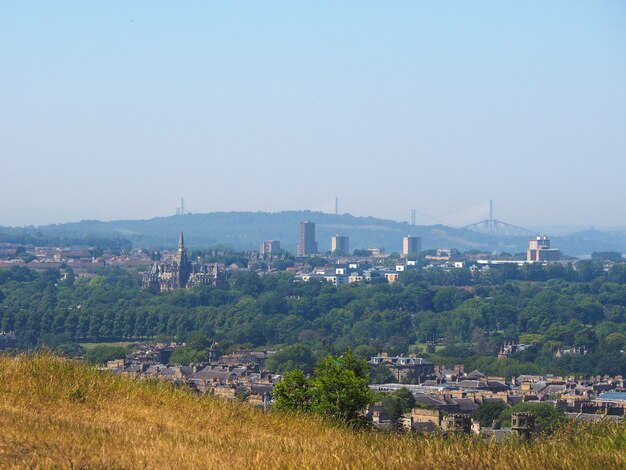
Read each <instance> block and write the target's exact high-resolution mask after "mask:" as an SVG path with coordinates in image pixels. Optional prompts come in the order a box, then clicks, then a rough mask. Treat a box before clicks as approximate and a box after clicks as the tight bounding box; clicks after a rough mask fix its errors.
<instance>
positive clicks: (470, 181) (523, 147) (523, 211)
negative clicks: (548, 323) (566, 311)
mask: <svg viewBox="0 0 626 470" xmlns="http://www.w3.org/2000/svg"><path fill="white" fill-rule="evenodd" d="M0 172H1V175H2V183H1V184H0V224H2V225H22V224H43V223H50V222H63V221H70V220H80V219H104V220H109V219H118V218H147V217H153V216H161V215H170V214H173V213H174V211H175V207H176V206H177V205H178V202H179V198H180V197H181V196H184V197H185V204H186V207H187V209H188V210H189V211H191V212H210V211H228V210H267V211H279V210H287V209H314V210H325V211H331V210H332V208H333V198H334V196H335V195H337V196H339V198H340V210H341V212H350V213H352V214H355V215H374V216H379V217H387V218H394V219H399V220H402V219H403V220H407V219H408V218H409V215H410V210H411V208H415V209H417V211H418V223H433V221H434V220H437V221H443V222H447V223H450V224H463V223H469V222H471V221H472V219H476V220H477V219H479V218H481V217H482V218H484V217H485V216H486V207H487V205H486V204H485V202H486V201H488V199H489V198H493V199H494V203H495V209H496V214H495V215H496V216H497V217H498V218H500V219H502V220H505V221H508V222H510V223H514V224H517V225H539V224H580V225H592V224H593V225H625V224H626V2H624V1H584V2H583V1H581V2H577V1H563V2H546V1H538V2H503V1H494V2H479V1H478V2H467V1H463V2H441V1H432V2H428V3H427V2H414V1H406V2H394V1H387V2H382V1H375V2H374V1H372V2H367V1H362V0H361V1H355V2H347V1H343V2H336V1H332V2H322V1H315V2H313V1H309V2H297V1H293V0H292V1H287V2H260V1H251V2H237V1H220V2H206V1H198V2H156V1H150V2H148V1H146V2H139V1H134V2H133V1H101V2H96V1H76V2H69V1H62V2H40V3H37V2H29V1H24V0H18V1H11V0H2V1H0ZM426 215H427V216H426ZM429 217H431V218H429Z"/></svg>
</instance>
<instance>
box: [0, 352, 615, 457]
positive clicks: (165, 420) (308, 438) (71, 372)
mask: <svg viewBox="0 0 626 470" xmlns="http://www.w3.org/2000/svg"><path fill="white" fill-rule="evenodd" d="M0 429H1V430H2V431H1V432H0V467H2V468H11V467H18V468H23V467H28V468H32V467H35V468H37V467H44V468H48V467H55V468H57V467H68V468H69V467H72V468H86V467H88V468H103V467H106V468H111V467H113V468H208V467H218V468H469V467H473V468H533V469H536V468H626V427H625V426H624V425H620V426H616V425H605V426H593V427H589V428H586V429H581V428H575V427H571V428H568V429H566V430H564V431H563V432H562V433H560V434H559V435H556V436H553V437H550V438H542V439H536V440H534V441H532V442H530V443H522V442H517V441H510V442H506V443H504V444H489V443H486V442H482V441H480V440H478V439H475V438H474V439H473V438H467V439H449V440H444V439H441V438H436V437H433V438H426V437H418V436H409V435H405V436H393V435H385V434H379V433H374V432H358V433H357V432H352V431H349V430H345V429H338V428H336V427H333V426H331V425H329V424H328V423H325V422H323V421H321V420H319V419H317V418H314V417H302V416H287V415H283V414H278V413H274V414H264V413H263V412H261V411H257V410H254V409H251V408H249V407H246V406H244V405H241V404H238V403H234V402H226V401H220V400H215V399H211V398H207V397H199V396H196V395H194V394H192V393H191V392H189V391H187V390H185V389H173V388H172V387H170V386H168V385H166V384H159V383H148V382H136V381H133V380H130V379H124V378H115V377H112V376H110V375H108V374H105V373H99V372H97V371H95V370H93V369H91V368H89V367H88V366H86V365H82V364H77V363H74V362H70V361H66V360H62V359H58V358H54V357H50V356H35V357H32V356H22V357H18V358H8V357H2V358H0Z"/></svg>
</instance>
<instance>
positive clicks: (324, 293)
mask: <svg viewBox="0 0 626 470" xmlns="http://www.w3.org/2000/svg"><path fill="white" fill-rule="evenodd" d="M545 269H546V270H547V269H548V267H546V268H545ZM620 269H621V265H616V266H614V267H613V268H612V269H611V270H610V271H609V272H604V271H602V274H601V275H599V276H598V277H596V278H594V279H593V280H591V281H589V282H579V281H576V282H574V281H568V280H565V279H561V278H556V279H550V280H548V281H543V282H536V281H522V280H517V281H507V282H504V283H502V284H496V285H490V284H485V285H478V286H474V287H472V288H469V289H468V288H459V287H455V286H449V285H438V284H436V283H432V282H426V281H424V280H422V279H416V278H415V276H416V275H413V274H411V273H407V276H405V277H404V278H403V280H401V282H399V283H397V284H395V285H387V284H381V285H371V286H366V285H350V286H341V287H333V286H330V285H326V284H320V283H318V282H310V283H303V282H294V279H293V277H292V276H291V275H290V274H287V273H283V274H281V275H278V276H258V275H256V274H255V273H242V274H238V275H235V276H233V278H232V279H231V286H230V288H228V289H216V288H213V287H210V286H205V287H201V288H196V289H191V290H184V289H183V290H179V291H175V292H171V293H165V294H153V293H151V292H148V291H144V290H141V289H139V285H138V277H137V276H136V274H135V273H132V272H129V271H125V270H122V269H118V268H106V269H103V270H102V271H101V272H100V273H99V274H98V275H96V276H95V277H93V278H91V279H85V278H80V279H75V278H74V277H73V276H71V275H70V276H68V277H67V278H66V279H64V280H61V278H60V274H59V272H58V271H54V270H50V271H46V272H43V273H36V272H35V271H32V270H29V269H26V268H19V267H14V268H11V269H10V270H0V328H1V329H2V330H4V331H15V332H17V335H18V340H19V344H20V346H21V347H27V348H28V347H35V346H37V345H41V344H48V345H59V344H60V343H68V342H70V343H71V342H86V341H87V342H89V341H92V342H102V341H120V340H126V341H136V340H144V339H151V338H155V337H158V336H161V337H166V338H176V339H178V340H190V339H191V338H192V337H193V336H194V335H195V334H200V335H201V336H203V337H205V338H207V340H210V341H213V340H215V341H218V342H219V343H220V344H221V345H222V347H223V349H227V348H228V347H231V346H234V345H239V346H245V347H258V348H272V349H277V350H280V351H281V352H280V353H279V354H277V355H276V357H275V359H274V360H273V363H272V367H273V368H274V369H275V370H277V371H279V372H288V371H289V370H291V369H294V368H301V369H304V370H307V371H311V370H312V368H313V364H314V362H315V360H316V359H319V358H321V357H323V356H325V355H326V354H328V353H331V354H338V353H340V352H341V351H345V350H347V349H348V348H349V347H352V348H353V351H354V353H355V354H356V355H359V356H360V357H367V356H369V355H374V354H376V353H378V352H380V351H387V352H388V353H389V354H406V353H409V352H414V353H419V354H422V355H426V356H427V357H430V358H431V359H432V360H433V361H437V362H441V363H447V364H451V363H457V362H463V363H466V364H469V365H471V366H472V367H476V368H479V369H480V370H482V371H483V372H489V373H497V374H498V375H510V374H515V373H524V372H541V371H547V372H554V373H557V372H574V373H578V372H580V373H586V374H597V373H612V374H618V373H622V374H624V373H626V362H625V359H624V355H623V354H622V353H621V351H622V350H624V348H625V347H626V284H625V283H624V282H615V280H614V279H615V278H616V276H617V273H619V270H620ZM422 271H423V272H429V271H433V270H422ZM422 271H414V272H417V273H421V272H422ZM70 274H71V273H70ZM510 340H514V341H522V342H524V343H527V344H532V347H531V348H529V349H528V350H526V351H524V352H523V353H518V354H516V355H514V356H513V357H512V358H510V359H508V360H505V361H497V360H496V358H495V355H496V354H497V352H498V350H499V348H500V347H501V345H502V343H503V342H504V341H510ZM287 346H291V347H290V348H288V347H287ZM572 346H576V347H581V346H583V347H585V349H586V350H587V351H588V353H587V354H586V355H584V356H563V357H561V358H556V357H555V356H554V353H555V351H556V350H557V349H559V348H569V347H572ZM187 352H188V353H189V354H188V355H189V356H190V357H192V356H193V353H194V351H191V350H188V351H187ZM181 354H182V353H181ZM607 357H608V358H610V361H607V360H605V359H604V358H607Z"/></svg>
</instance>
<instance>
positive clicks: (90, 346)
mask: <svg viewBox="0 0 626 470" xmlns="http://www.w3.org/2000/svg"><path fill="white" fill-rule="evenodd" d="M134 343H136V341H117V342H112V343H80V345H81V346H82V347H83V348H85V349H93V348H95V347H97V346H121V347H123V348H125V347H126V346H128V345H129V344H134Z"/></svg>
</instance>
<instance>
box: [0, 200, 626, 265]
mask: <svg viewBox="0 0 626 470" xmlns="http://www.w3.org/2000/svg"><path fill="white" fill-rule="evenodd" d="M407 215H408V214H407ZM305 219H308V220H311V221H313V222H315V223H316V238H317V240H318V242H319V248H320V250H321V251H322V252H325V251H328V250H330V237H331V236H333V235H335V234H337V233H341V234H342V235H347V236H349V237H350V246H351V247H352V249H355V248H357V249H365V248H369V247H372V246H382V247H385V248H386V250H387V252H388V253H391V252H393V251H398V252H399V251H400V250H401V248H402V237H403V236H404V235H407V234H411V235H415V236H419V237H421V238H422V246H423V247H424V248H427V249H428V248H437V247H442V246H447V247H455V248H458V249H460V250H461V251H465V250H470V249H478V250H483V251H494V250H497V251H507V252H509V253H519V252H525V251H526V249H527V248H528V237H496V236H493V235H488V234H480V233H477V232H474V231H471V230H468V229H463V228H454V227H448V226H444V225H411V224H409V223H407V222H398V221H395V220H387V219H380V218H377V217H358V216H353V215H350V214H327V213H323V212H311V211H304V210H301V211H283V212H211V213H206V214H185V215H183V216H171V217H155V218H153V219H149V220H116V221H109V222H101V221H98V220H83V221H81V222H75V223H66V224H51V225H44V226H39V227H0V241H2V234H5V236H6V237H13V239H14V237H15V236H16V235H19V236H35V237H36V236H39V237H45V238H49V239H53V238H55V237H58V238H59V239H82V238H85V237H87V238H90V239H97V238H101V239H102V238H108V239H116V238H119V237H123V238H124V239H126V240H129V241H130V242H131V243H132V244H133V246H135V247H161V248H173V247H174V246H175V243H176V240H178V234H179V232H180V230H181V229H182V230H184V231H185V234H186V235H187V236H188V241H189V242H190V245H189V246H190V247H193V248H207V247H209V246H216V245H220V244H228V245H230V246H231V247H232V248H234V249H236V250H252V249H258V246H259V243H260V242H261V241H263V240H270V239H271V240H280V241H281V246H282V248H284V249H287V250H289V251H291V252H295V248H296V241H297V237H298V225H299V223H300V222H302V221H303V220H305ZM551 239H552V242H553V246H554V247H556V248H559V249H560V250H561V251H562V252H563V253H565V254H567V255H573V256H580V255H589V254H591V253H592V252H594V251H596V252H601V251H609V250H612V251H619V252H626V236H625V235H624V232H623V231H615V232H604V231H599V230H585V231H582V232H577V233H572V234H570V235H564V236H554V237H551ZM18 243H26V242H23V241H20V242H18Z"/></svg>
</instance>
